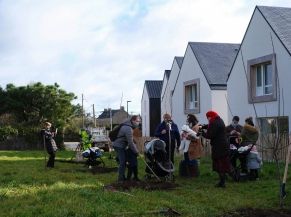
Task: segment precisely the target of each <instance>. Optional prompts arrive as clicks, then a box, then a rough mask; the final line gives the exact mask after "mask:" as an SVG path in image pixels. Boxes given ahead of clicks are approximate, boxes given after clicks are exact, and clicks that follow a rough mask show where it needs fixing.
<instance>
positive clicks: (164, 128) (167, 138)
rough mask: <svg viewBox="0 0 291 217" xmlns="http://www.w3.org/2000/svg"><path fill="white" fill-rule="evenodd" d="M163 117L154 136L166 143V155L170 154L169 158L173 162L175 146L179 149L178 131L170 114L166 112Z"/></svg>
mask: <svg viewBox="0 0 291 217" xmlns="http://www.w3.org/2000/svg"><path fill="white" fill-rule="evenodd" d="M163 119H164V120H163V122H162V123H160V124H159V126H158V127H157V129H156V131H155V136H156V137H158V138H159V139H160V140H163V141H164V142H165V143H166V152H167V156H170V160H171V161H172V162H173V163H174V153H175V148H177V149H179V147H180V143H181V138H180V132H179V129H178V127H177V125H176V124H175V123H174V122H173V121H172V119H171V115H169V114H167V113H166V114H164V116H163Z"/></svg>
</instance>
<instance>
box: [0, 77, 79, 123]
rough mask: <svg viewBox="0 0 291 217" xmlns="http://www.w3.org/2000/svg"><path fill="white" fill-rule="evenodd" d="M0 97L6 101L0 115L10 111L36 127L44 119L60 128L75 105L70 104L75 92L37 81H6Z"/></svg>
mask: <svg viewBox="0 0 291 217" xmlns="http://www.w3.org/2000/svg"><path fill="white" fill-rule="evenodd" d="M0 96H1V97H0V98H1V100H3V101H4V100H5V103H3V105H5V106H3V107H2V108H1V109H0V114H4V113H11V114H13V115H15V117H16V119H17V121H18V122H19V123H22V124H24V125H33V126H37V125H39V124H40V123H42V122H43V121H46V120H47V121H50V122H53V123H54V124H55V125H57V126H58V127H62V126H64V125H65V123H66V122H67V119H68V118H69V117H70V116H72V114H73V113H74V109H75V108H76V107H74V105H72V104H71V101H72V100H74V99H76V96H75V95H74V93H67V92H66V91H65V90H63V89H60V86H59V85H58V84H57V83H55V84H54V85H43V84H41V83H40V82H38V83H34V84H29V85H27V86H20V87H16V86H14V85H13V84H8V85H7V86H6V89H5V90H3V89H2V88H1V89H0Z"/></svg>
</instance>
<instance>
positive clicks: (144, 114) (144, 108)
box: [141, 85, 150, 136]
mask: <svg viewBox="0 0 291 217" xmlns="http://www.w3.org/2000/svg"><path fill="white" fill-rule="evenodd" d="M149 111H150V107H149V95H148V92H147V89H146V86H145V85H144V90H143V95H142V100H141V118H142V135H143V136H149V135H150V113H149Z"/></svg>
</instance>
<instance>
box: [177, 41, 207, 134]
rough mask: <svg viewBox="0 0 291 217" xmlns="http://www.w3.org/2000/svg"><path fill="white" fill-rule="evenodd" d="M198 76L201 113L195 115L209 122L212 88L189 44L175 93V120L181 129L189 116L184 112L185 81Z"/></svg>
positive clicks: (202, 120)
mask: <svg viewBox="0 0 291 217" xmlns="http://www.w3.org/2000/svg"><path fill="white" fill-rule="evenodd" d="M197 78H199V79H200V113H199V114H195V115H196V116H197V118H198V119H199V121H200V123H207V119H206V117H205V113H206V112H207V111H208V110H209V109H210V108H212V105H211V90H210V88H209V85H208V83H207V81H206V79H205V76H204V74H203V72H202V71H201V68H200V66H199V64H198V62H197V60H196V58H195V56H194V54H193V52H192V49H191V47H190V46H189V45H188V46H187V49H186V52H185V56H184V60H183V64H182V67H181V71H180V75H179V78H178V82H177V85H176V88H175V91H174V94H173V120H174V121H175V122H176V123H177V125H178V127H179V129H181V126H182V125H183V124H185V123H186V117H187V114H185V113H184V82H185V81H189V80H193V79H197Z"/></svg>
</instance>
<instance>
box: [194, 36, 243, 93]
mask: <svg viewBox="0 0 291 217" xmlns="http://www.w3.org/2000/svg"><path fill="white" fill-rule="evenodd" d="M189 45H190V47H191V49H192V51H193V53H194V55H195V57H196V59H197V61H198V63H199V65H200V67H201V69H202V71H203V73H204V75H205V78H206V80H207V81H208V84H209V86H210V88H211V89H226V80H227V76H228V73H229V71H230V69H231V66H232V63H233V61H234V59H235V57H236V54H237V52H238V50H239V46H240V44H228V43H208V42H189Z"/></svg>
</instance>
